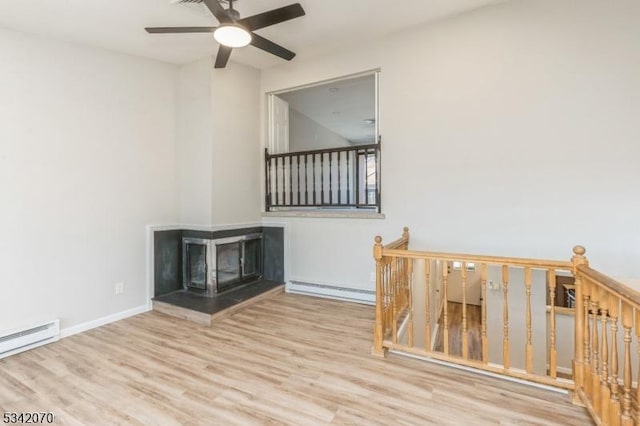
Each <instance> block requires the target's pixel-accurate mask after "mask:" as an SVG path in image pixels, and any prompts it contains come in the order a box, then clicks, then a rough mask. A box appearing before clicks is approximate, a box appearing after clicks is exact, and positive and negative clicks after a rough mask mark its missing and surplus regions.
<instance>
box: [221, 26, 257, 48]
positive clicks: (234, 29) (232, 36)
mask: <svg viewBox="0 0 640 426" xmlns="http://www.w3.org/2000/svg"><path fill="white" fill-rule="evenodd" d="M213 38H215V39H216V41H217V42H218V43H220V44H221V45H223V46H227V47H244V46H246V45H248V44H249V43H251V33H250V32H249V31H247V30H246V29H245V28H243V27H242V26H240V25H238V24H228V25H221V26H219V27H218V28H216V30H215V31H214V32H213Z"/></svg>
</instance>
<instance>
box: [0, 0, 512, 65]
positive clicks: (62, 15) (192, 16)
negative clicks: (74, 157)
mask: <svg viewBox="0 0 640 426" xmlns="http://www.w3.org/2000/svg"><path fill="white" fill-rule="evenodd" d="M298 1H299V3H301V4H302V6H303V7H304V9H305V11H306V13H307V14H306V16H303V17H301V18H297V19H295V20H292V21H289V22H285V23H282V24H278V25H275V26H273V27H269V28H264V29H262V30H259V31H257V32H258V33H259V34H260V35H262V36H264V37H267V38H269V39H272V40H273V41H274V42H276V43H278V44H281V45H283V46H284V47H287V48H289V49H290V50H293V51H294V52H296V53H298V55H299V56H313V55H317V54H321V53H323V52H327V51H330V50H332V49H335V48H337V47H340V46H344V45H345V40H349V42H348V43H360V42H364V41H366V40H371V39H375V38H379V37H382V36H384V35H387V34H390V33H394V32H398V31H401V30H402V29H405V28H408V27H413V26H417V25H420V24H422V23H425V22H429V21H433V20H436V19H440V18H443V17H445V16H449V15H453V14H457V13H462V12H465V11H468V10H471V9H475V8H478V7H481V6H484V5H487V4H492V3H498V2H500V1H504V0H402V1H391V0H298ZM291 3H295V0H238V2H237V4H236V6H237V9H238V10H239V11H240V13H241V16H243V17H244V16H250V15H254V14H256V13H261V12H264V11H267V10H270V9H274V8H277V7H282V6H285V5H287V4H291ZM213 25H217V22H216V21H215V19H214V18H213V17H212V16H206V15H204V14H202V13H200V12H198V11H195V10H193V9H191V8H189V7H185V6H184V5H171V4H170V2H169V0H3V1H1V2H0V27H5V28H9V29H13V30H17V31H22V32H26V33H33V34H38V35H41V36H45V37H50V38H54V39H61V40H65V41H69V42H73V43H80V44H84V45H89V46H95V47H102V48H105V49H109V50H114V51H119V52H124V53H129V54H133V55H137V56H143V57H147V58H152V59H157V60H161V61H165V62H170V63H176V64H182V63H188V62H191V61H194V60H196V59H200V58H203V57H206V56H208V55H211V54H215V52H216V51H217V44H216V43H215V41H214V40H213V38H212V37H211V35H210V34H171V35H150V34H147V33H146V32H145V31H144V29H143V28H144V27H148V26H213ZM231 60H234V61H237V62H240V63H244V64H247V65H251V66H254V67H256V68H265V67H269V66H274V65H278V64H279V63H282V62H283V61H282V60H281V59H278V58H276V57H274V56H272V55H269V54H267V53H264V52H262V51H260V50H258V49H256V48H254V47H251V46H249V47H246V48H242V49H234V52H233V54H232V56H231ZM294 60H295V59H294Z"/></svg>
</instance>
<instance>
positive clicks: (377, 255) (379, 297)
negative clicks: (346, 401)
mask: <svg viewBox="0 0 640 426" xmlns="http://www.w3.org/2000/svg"><path fill="white" fill-rule="evenodd" d="M373 258H374V259H375V261H376V323H375V326H374V330H373V349H372V351H371V354H372V355H374V356H379V357H382V358H384V357H385V355H386V351H385V350H384V348H383V346H382V339H383V338H384V336H383V332H382V304H383V303H384V295H383V294H382V237H381V236H379V235H378V236H377V237H376V238H375V244H374V245H373Z"/></svg>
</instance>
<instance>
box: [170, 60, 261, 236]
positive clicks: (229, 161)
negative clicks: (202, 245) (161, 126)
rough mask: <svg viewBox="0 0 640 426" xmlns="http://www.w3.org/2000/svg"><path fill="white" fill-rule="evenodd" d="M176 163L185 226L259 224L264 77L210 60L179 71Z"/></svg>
mask: <svg viewBox="0 0 640 426" xmlns="http://www.w3.org/2000/svg"><path fill="white" fill-rule="evenodd" d="M179 76H180V77H179V84H178V100H179V103H178V118H179V120H178V122H179V128H178V134H177V159H178V171H179V173H180V212H181V215H180V223H182V224H190V225H203V226H211V225H229V224H236V223H255V222H259V221H260V199H261V197H260V186H259V184H258V182H259V181H260V178H259V176H260V164H261V162H262V158H263V156H262V155H260V152H258V150H257V149H256V147H257V146H258V143H259V142H258V141H259V139H260V136H259V125H260V121H259V117H260V105H259V103H260V101H259V99H260V98H259V93H260V75H259V72H258V70H256V69H254V68H251V67H248V66H245V65H239V64H235V63H233V62H231V63H229V65H228V66H227V67H226V68H225V69H221V70H214V69H213V64H212V59H211V58H205V59H202V60H199V61H196V62H193V63H191V64H187V65H183V66H181V67H180V74H179Z"/></svg>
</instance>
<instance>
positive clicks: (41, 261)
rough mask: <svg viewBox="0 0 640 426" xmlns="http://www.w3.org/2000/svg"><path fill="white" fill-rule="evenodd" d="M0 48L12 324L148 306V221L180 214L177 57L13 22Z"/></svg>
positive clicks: (7, 296)
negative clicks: (103, 46) (80, 40)
mask: <svg viewBox="0 0 640 426" xmlns="http://www.w3.org/2000/svg"><path fill="white" fill-rule="evenodd" d="M0 52H2V66H0V117H2V119H1V123H2V124H1V125H0V205H1V206H2V207H1V208H0V235H2V237H1V238H0V271H2V273H1V278H0V329H5V328H12V327H15V326H19V325H23V324H25V323H29V322H31V321H34V320H36V319H50V318H55V317H59V318H60V319H61V320H62V327H63V328H67V327H70V326H74V325H77V324H80V323H83V322H86V321H90V320H94V319H97V318H101V317H104V316H108V315H111V314H115V313H118V312H121V311H124V310H127V309H131V308H135V307H139V306H141V305H145V304H146V303H147V299H146V283H145V279H146V277H145V265H146V260H145V249H146V247H145V244H146V235H145V232H146V229H145V225H147V224H149V223H175V222H176V221H177V219H178V212H177V198H176V195H175V194H176V192H177V191H176V170H175V162H174V159H175V155H174V149H175V148H174V137H175V132H176V125H175V116H176V111H175V105H176V99H175V85H176V78H177V72H176V69H175V67H173V66H170V65H166V64H161V63H159V62H154V61H149V60H145V59H138V58H133V57H130V56H126V55H121V54H116V53H111V52H107V51H103V50H98V49H88V48H84V47H77V46H72V45H68V44H64V43H58V42H52V41H48V40H45V39H41V38H36V37H31V36H26V35H22V34H19V33H15V32H11V31H6V30H0ZM119 281H122V282H124V285H125V288H124V294H122V295H120V296H116V295H115V292H114V284H115V283H116V282H119Z"/></svg>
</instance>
